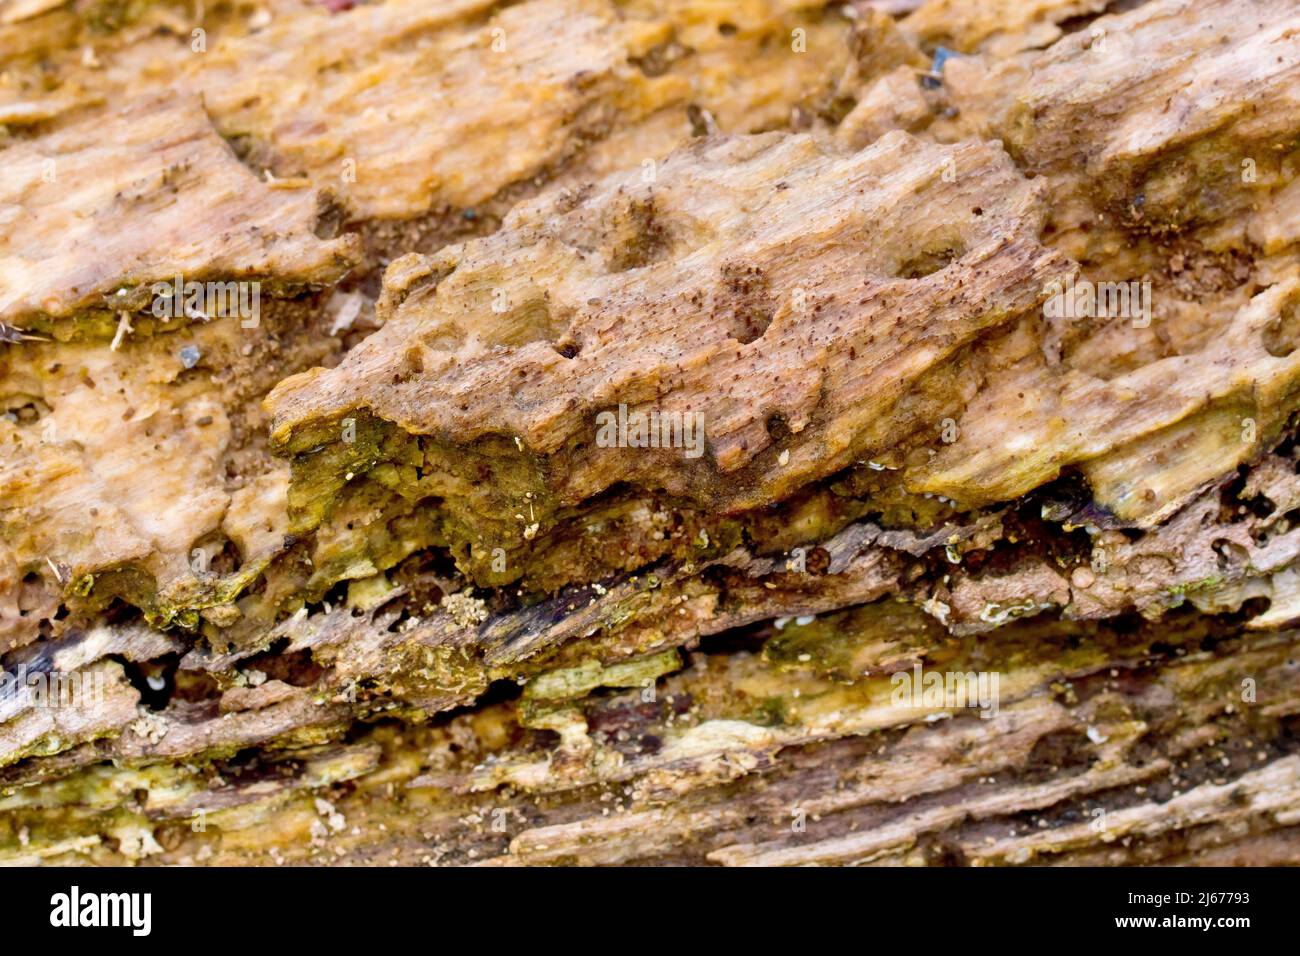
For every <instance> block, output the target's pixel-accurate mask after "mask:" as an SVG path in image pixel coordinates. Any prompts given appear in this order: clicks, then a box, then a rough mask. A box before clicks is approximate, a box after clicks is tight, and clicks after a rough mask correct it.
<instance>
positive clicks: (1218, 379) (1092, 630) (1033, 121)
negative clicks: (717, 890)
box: [0, 0, 1300, 865]
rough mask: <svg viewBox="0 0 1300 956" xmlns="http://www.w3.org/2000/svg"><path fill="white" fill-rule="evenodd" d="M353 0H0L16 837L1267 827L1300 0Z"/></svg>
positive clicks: (736, 861) (1015, 836) (16, 858)
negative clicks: (159, 311)
mask: <svg viewBox="0 0 1300 956" xmlns="http://www.w3.org/2000/svg"><path fill="white" fill-rule="evenodd" d="M334 6H347V5H322V4H309V3H301V2H297V0H276V2H272V3H267V4H264V5H262V6H261V7H259V8H258V9H256V10H252V9H246V8H243V7H239V6H230V5H225V4H218V5H216V6H215V7H213V8H212V9H210V10H202V11H200V10H199V9H197V8H194V7H191V6H190V5H188V4H183V3H176V4H173V3H152V4H141V5H130V6H129V7H123V8H121V9H118V8H117V7H115V6H114V7H107V6H102V5H96V4H90V3H81V2H71V3H66V4H58V3H54V4H46V3H39V2H38V3H9V4H7V5H0V54H2V55H3V56H5V57H6V73H5V78H4V81H3V86H2V87H0V122H3V123H4V124H5V129H4V131H3V138H0V153H2V154H3V155H4V156H5V157H7V158H8V160H9V162H8V163H7V164H6V169H9V170H11V171H14V170H16V171H17V175H14V176H10V177H9V178H8V179H7V180H6V183H5V184H4V185H3V186H0V191H3V193H2V194H3V195H4V196H5V198H4V200H3V203H2V204H0V212H2V214H3V215H4V216H5V217H6V221H7V222H8V223H9V226H8V227H7V229H6V232H5V238H4V239H3V240H0V302H2V303H3V305H2V306H0V308H2V310H3V311H0V322H2V323H3V324H0V338H2V339H3V344H0V349H3V352H0V398H2V399H3V406H4V407H3V409H0V411H3V412H4V413H5V414H4V416H3V418H0V447H3V448H4V451H3V453H0V663H2V664H3V668H4V672H5V674H6V675H11V674H22V675H25V676H27V677H32V678H33V681H29V684H31V686H30V687H27V688H23V687H21V686H18V685H17V684H15V683H14V682H11V681H6V684H5V686H4V688H3V689H0V790H2V793H0V858H2V859H4V860H5V861H10V862H23V863H31V862H40V861H46V862H54V863H71V862H85V861H91V862H123V861H143V862H155V863H190V862H218V863H268V862H270V863H276V862H288V861H292V862H314V863H337V862H371V863H377V862H384V863H387V862H390V861H396V862H402V863H454V864H474V863H488V864H492V865H511V864H518V863H525V864H529V863H536V864H574V863H577V864H598V863H602V864H608V863H627V862H636V863H694V864H714V865H719V864H720V865H744V864H782V865H796V864H809V863H812V864H878V865H898V864H940V865H941V864H965V865H1005V864H1036V863H1156V862H1159V863H1225V862H1226V863H1276V862H1295V861H1296V860H1297V859H1298V858H1300V857H1298V855H1297V854H1298V853H1300V840H1298V839H1297V831H1296V826H1297V825H1298V824H1300V770H1297V766H1296V760H1297V757H1296V733H1297V725H1296V720H1297V716H1296V715H1297V712H1300V696H1298V694H1300V680H1297V676H1296V670H1295V662H1294V658H1295V641H1296V636H1295V633H1294V631H1292V630H1291V628H1293V627H1294V626H1295V625H1296V624H1297V623H1300V572H1298V571H1297V560H1298V559H1300V553H1298V549H1300V531H1297V529H1296V528H1295V527H1294V524H1295V520H1296V515H1297V513H1298V512H1297V510H1296V509H1297V506H1300V481H1298V480H1297V478H1296V473H1297V446H1296V434H1295V422H1294V420H1293V412H1294V410H1295V407H1296V403H1297V399H1296V394H1295V391H1296V381H1297V378H1296V372H1297V368H1296V364H1295V357H1294V356H1295V345H1296V335H1297V330H1298V329H1300V326H1297V325H1296V323H1295V306H1296V302H1297V301H1300V273H1297V271H1296V267H1295V264H1294V255H1293V253H1294V239H1295V223H1296V222H1297V221H1300V220H1297V219H1296V215H1295V209H1294V207H1295V195H1293V193H1296V190H1295V189H1294V188H1293V187H1294V169H1293V164H1294V159H1295V156H1294V152H1295V149H1296V147H1297V142H1296V131H1297V129H1300V117H1298V116H1297V115H1296V111H1295V97H1294V90H1295V88H1296V83H1297V82H1298V81H1300V77H1298V76H1297V61H1298V59H1300V47H1297V45H1296V40H1295V37H1296V36H1297V35H1300V33H1297V30H1296V27H1297V26H1300V24H1297V23H1296V20H1297V18H1298V15H1300V8H1297V7H1296V6H1295V4H1293V3H1289V2H1282V0H1263V2H1246V0H1230V2H1229V3H1227V4H1216V3H1211V2H1208V0H1206V2H1196V0H1193V2H1173V0H1153V2H1147V3H1143V4H1139V5H1136V6H1135V7H1134V8H1132V9H1128V7H1129V6H1130V5H1127V4H1126V5H1119V6H1120V7H1123V8H1124V9H1123V12H1119V13H1116V14H1113V15H1108V16H1096V15H1097V14H1100V13H1101V12H1102V7H1103V5H1102V4H1099V3H1088V2H1082V3H1081V2H1074V0H1070V2H1055V0H1053V2H1042V3H1005V2H1002V0H987V2H980V3H976V4H967V5H960V6H958V5H954V4H951V3H948V2H946V0H931V2H928V3H901V4H881V3H868V2H862V3H856V4H853V5H851V6H848V7H841V6H839V5H836V6H834V7H823V6H822V5H820V4H815V3H806V2H796V0H792V2H779V0H761V2H754V3H745V4H740V5H735V4H725V5H724V4H712V3H699V2H687V0H681V2H672V3H668V4H660V3H656V4H649V3H640V2H632V0H628V2H622V0H619V2H615V0H526V2H523V3H507V4H497V3H492V2H488V0H465V2H457V3H449V4H438V5H429V4H426V3H417V2H414V0H387V2H383V3H375V4H361V5H357V6H355V7H349V8H348V9H341V10H337V11H335V10H332V8H333V7H334ZM886 9H888V10H889V11H890V12H889V13H886V12H884V11H885V10H886ZM1110 9H1116V5H1111V6H1110ZM891 13H892V14H893V16H891V15H890V14H891ZM199 25H202V26H203V27H204V34H205V35H204V38H203V43H200V44H198V46H195V45H194V43H195V40H196V38H195V37H194V36H193V35H192V33H191V29H192V28H193V27H196V26H199ZM199 47H202V48H201V49H200V48H199ZM940 48H942V49H940ZM1296 195H1300V193H1296ZM390 260H391V262H390ZM384 266H387V268H386V270H384V269H383V267H384ZM381 270H382V275H381ZM178 276H179V277H181V278H182V279H184V280H197V281H209V280H210V281H213V282H234V283H239V282H244V283H256V284H257V286H258V287H259V289H260V290H262V296H263V297H262V311H261V313H260V314H259V317H258V320H257V321H256V322H252V323H247V322H240V321H239V318H238V317H230V316H226V317H219V316H210V315H205V314H185V315H182V316H176V317H173V316H167V315H165V316H158V315H156V314H154V313H153V311H152V310H151V308H150V306H151V304H152V301H153V299H154V298H155V297H156V292H155V291H154V289H153V284H154V283H155V282H160V281H161V282H166V281H171V280H173V279H174V278H176V277H178ZM1080 290H1084V295H1085V296H1090V297H1091V298H1087V297H1085V298H1082V299H1080V298H1078V294H1079V292H1080ZM1121 292H1123V293H1124V294H1123V296H1122V297H1121ZM1063 302H1068V306H1066V307H1064V308H1063V307H1062V303H1063ZM263 399H265V401H263ZM652 423H653V431H654V439H652V438H651V426H652ZM926 674H932V675H938V676H939V677H941V678H944V679H949V680H950V681H956V682H957V685H958V686H960V687H964V688H966V689H969V690H971V691H972V692H973V693H976V692H977V691H979V690H980V689H981V688H982V692H983V693H984V694H985V697H984V699H983V700H980V699H973V698H969V697H968V698H966V699H963V700H952V699H949V698H946V697H945V698H936V699H933V700H927V699H925V697H924V695H923V694H919V696H917V697H914V698H911V699H902V698H900V697H899V696H898V695H897V693H896V691H897V688H898V687H899V686H900V683H901V685H902V686H909V685H908V681H909V680H915V681H918V682H919V681H920V680H921V679H922V677H923V676H924V675H926ZM69 678H75V680H74V681H72V682H71V686H70V687H69V686H67V685H66V684H60V683H59V682H60V681H64V682H66V681H67V680H68V679H69ZM981 681H983V683H980V682H981ZM33 688H36V689H35V690H34V689H33ZM60 688H61V689H62V690H63V691H66V693H67V695H69V696H68V697H67V698H66V699H65V698H64V697H60V696H59V691H60ZM51 689H53V692H54V693H55V699H54V700H53V701H52V700H51V699H50V696H49V695H50V693H51V692H52V691H51ZM976 697H979V693H976ZM977 705H978V706H977Z"/></svg>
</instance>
